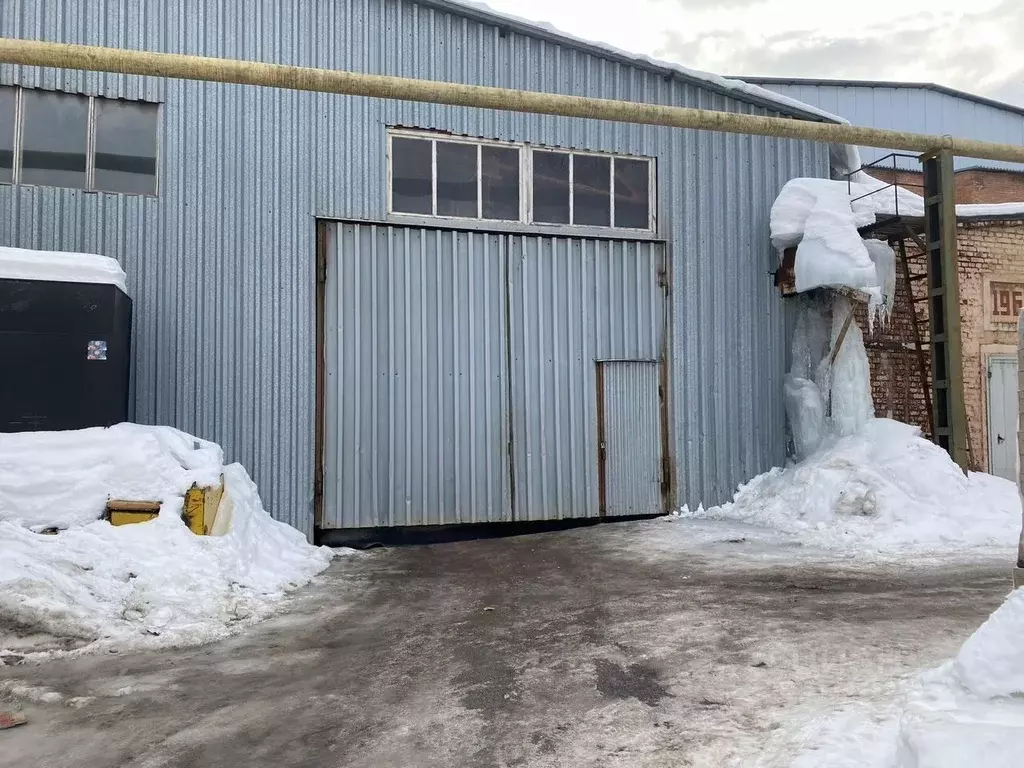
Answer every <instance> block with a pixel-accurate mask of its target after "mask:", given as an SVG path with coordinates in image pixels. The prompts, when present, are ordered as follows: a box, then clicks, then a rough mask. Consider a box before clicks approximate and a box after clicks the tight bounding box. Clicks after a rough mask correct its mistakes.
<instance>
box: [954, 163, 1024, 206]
mask: <svg viewBox="0 0 1024 768" xmlns="http://www.w3.org/2000/svg"><path fill="white" fill-rule="evenodd" d="M956 201H957V202H958V203H1019V202H1024V173H1009V172H1004V171H986V170H981V169H977V170H973V169H972V170H967V171H960V172H959V173H957V174H956Z"/></svg>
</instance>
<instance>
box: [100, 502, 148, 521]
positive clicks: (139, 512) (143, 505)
mask: <svg viewBox="0 0 1024 768" xmlns="http://www.w3.org/2000/svg"><path fill="white" fill-rule="evenodd" d="M159 514H160V502H159V501H124V500H122V499H108V500H107V519H108V520H110V524H111V525H128V524H130V523H145V522H147V521H149V520H152V519H153V518H154V517H156V516H157V515H159Z"/></svg>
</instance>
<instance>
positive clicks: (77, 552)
mask: <svg viewBox="0 0 1024 768" xmlns="http://www.w3.org/2000/svg"><path fill="white" fill-rule="evenodd" d="M18 446H24V450H23V451H21V452H19V451H18V450H17V447H18ZM0 449H2V453H0V456H2V458H0V466H2V469H3V473H4V474H3V475H2V476H0V490H2V494H3V504H4V515H3V519H0V623H3V624H6V625H9V626H13V627H14V628H15V630H16V634H31V633H40V632H44V633H48V634H51V635H54V636H56V637H57V638H64V639H67V638H72V639H79V640H81V641H84V642H85V643H87V644H89V647H90V648H97V647H115V648H129V647H153V646H166V645H182V644H194V643H201V642H206V641H209V640H213V639H216V638H218V637H222V636H224V635H226V634H228V633H229V632H230V631H231V630H232V629H233V628H234V627H237V626H242V625H244V624H247V623H251V622H253V621H255V620H257V619H259V618H261V617H263V616H266V615H267V614H268V613H269V612H271V611H272V610H273V609H274V607H275V605H276V604H277V603H278V601H279V600H280V599H281V598H282V596H283V595H284V593H285V592H287V591H288V590H290V589H293V588H295V587H297V586H300V585H302V584H305V583H306V582H308V581H309V580H310V579H311V578H313V576H315V575H316V574H317V573H319V572H320V571H321V570H323V569H324V568H325V567H327V565H328V563H329V561H330V559H331V557H332V556H333V553H332V551H331V550H329V549H327V548H325V547H313V546H310V545H309V544H308V543H307V542H306V539H305V537H304V536H303V535H302V534H301V533H300V532H299V531H297V530H295V529H294V528H291V527H290V526H287V525H285V524H283V523H280V522H277V521H275V520H273V519H271V517H270V515H269V514H268V513H267V512H266V510H265V509H264V508H263V504H262V502H261V501H260V497H259V494H258V492H257V489H256V486H255V485H254V484H253V482H252V480H251V479H250V478H249V476H248V474H247V473H246V471H245V469H244V468H243V467H242V466H241V465H238V464H231V465H228V466H222V463H221V450H220V448H219V447H218V446H216V445H215V444H213V443H208V442H205V441H202V440H198V439H196V438H193V437H191V436H190V435H186V434H184V433H181V432H178V431H177V430H173V429H169V428H166V427H142V426H137V425H130V424H122V425H119V426H117V427H112V428H110V429H106V430H104V429H90V430H82V431H80V432H68V433H33V434H29V435H0ZM90 469H91V471H92V472H94V473H95V474H90ZM221 474H223V477H224V482H225V493H224V499H223V502H222V506H221V510H222V513H223V514H224V515H225V519H224V520H221V519H220V518H221V513H218V526H223V525H224V523H225V521H226V522H228V523H229V525H227V526H226V528H227V530H226V533H225V534H224V535H223V536H195V535H194V534H192V533H191V532H190V531H189V530H188V528H187V527H186V525H185V524H184V522H182V520H181V508H182V497H181V495H180V494H181V493H182V492H183V491H184V489H186V488H187V487H189V486H190V485H191V484H192V482H199V483H200V484H204V483H205V482H206V481H212V482H217V481H218V479H219V477H220V476H221ZM105 484H106V485H105ZM110 489H113V491H116V493H114V494H113V495H116V496H120V497H122V498H145V499H153V498H157V499H160V500H162V501H163V507H162V509H161V512H160V515H159V516H158V517H157V518H156V519H155V520H153V521H151V522H147V523H139V524H133V525H125V526H120V527H114V526H111V525H110V524H109V523H107V522H106V521H103V520H96V519H95V517H96V515H97V513H98V511H99V510H100V509H101V508H102V506H103V505H104V503H105V500H106V494H107V492H108V490H110ZM113 491H112V492H113ZM47 504H54V505H57V506H56V509H57V510H61V511H62V512H63V513H62V514H53V513H48V512H47V511H46V505H47ZM16 521H21V522H33V523H36V524H39V523H40V521H43V523H45V524H54V523H59V524H61V525H62V526H65V530H62V531H61V532H60V533H58V534H57V535H42V534H39V533H35V532H33V531H32V530H30V529H29V528H27V527H25V526H24V525H22V524H19V522H16ZM19 628H20V630H21V631H18V630H19ZM5 640H6V641H12V640H13V635H5V636H4V637H2V638H0V650H2V645H3V642H4V641H5Z"/></svg>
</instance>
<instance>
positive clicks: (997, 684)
mask: <svg viewBox="0 0 1024 768" xmlns="http://www.w3.org/2000/svg"><path fill="white" fill-rule="evenodd" d="M956 672H957V676H958V677H959V678H960V681H961V682H962V683H963V684H964V686H965V687H966V688H968V689H969V690H971V691H972V692H974V693H975V694H977V695H979V696H983V697H985V698H994V697H996V696H1021V695H1024V588H1021V589H1018V590H1017V591H1016V592H1014V593H1013V594H1011V595H1010V596H1009V597H1008V598H1007V599H1006V602H1005V603H1003V604H1002V606H1000V608H999V609H998V610H997V611H996V612H995V613H993V614H992V615H991V616H989V618H988V621H986V622H985V623H984V624H982V625H981V627H980V628H979V629H978V631H977V632H975V633H974V634H973V635H971V637H970V638H969V639H968V640H967V642H966V643H964V645H963V648H961V649H960V653H959V654H958V655H957V657H956ZM1022 725H1024V723H1022ZM1021 743H1022V744H1024V742H1021Z"/></svg>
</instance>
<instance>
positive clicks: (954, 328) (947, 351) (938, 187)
mask: <svg viewBox="0 0 1024 768" xmlns="http://www.w3.org/2000/svg"><path fill="white" fill-rule="evenodd" d="M921 162H922V164H923V165H924V218H925V246H926V249H927V253H926V257H927V261H928V317H929V326H930V330H931V352H932V409H933V411H934V424H935V442H937V443H938V444H939V445H941V446H942V447H943V448H945V449H946V450H947V451H948V452H949V454H950V455H951V456H952V457H953V461H955V462H956V463H957V464H958V465H960V467H961V468H963V469H965V470H966V469H968V465H969V464H970V450H969V448H968V434H967V411H966V408H965V406H964V368H963V351H962V347H961V340H960V289H959V278H958V274H957V242H956V193H955V191H954V187H953V155H952V153H951V152H949V151H948V150H942V151H939V152H935V153H929V154H925V155H922V156H921Z"/></svg>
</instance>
